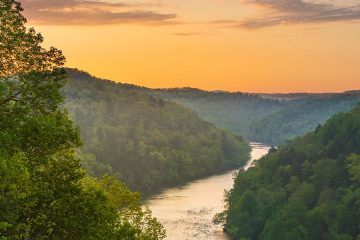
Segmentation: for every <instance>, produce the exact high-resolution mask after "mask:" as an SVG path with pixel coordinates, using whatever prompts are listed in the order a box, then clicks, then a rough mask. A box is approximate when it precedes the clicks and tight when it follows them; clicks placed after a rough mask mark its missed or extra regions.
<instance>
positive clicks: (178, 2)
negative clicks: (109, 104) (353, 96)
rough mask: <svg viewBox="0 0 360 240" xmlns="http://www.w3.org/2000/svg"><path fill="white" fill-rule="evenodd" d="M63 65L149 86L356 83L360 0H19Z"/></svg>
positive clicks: (332, 87) (271, 87)
mask: <svg viewBox="0 0 360 240" xmlns="http://www.w3.org/2000/svg"><path fill="white" fill-rule="evenodd" d="M22 3H23V6H24V8H25V11H24V14H25V16H26V17H27V18H28V21H29V26H34V27H35V28H36V30H37V31H38V32H41V33H42V35H43V36H44V38H45V45H46V46H55V47H56V48H59V49H61V50H62V51H63V52H64V55H65V56H66V58H67V64H66V66H67V67H72V68H78V69H81V70H84V71H87V72H89V73H90V74H93V75H95V76H97V77H101V78H106V79H110V80H114V81H117V82H123V83H130V84H136V85H141V86H146V87H151V88H170V87H194V88H200V89H205V90H227V91H241V92H268V93H270V92H278V93H281V92H282V93H285V92H342V91H347V90H355V89H360V1H358V0H357V1H353V0H342V1H315V0H313V1H310V0H308V1H304V0H282V1H278V0H228V1H221V0H198V1H190V0H164V1H152V0H143V2H137V1H130V0H118V1H115V0H111V1H110V0H107V1H105V0H104V1H102V2H100V1H96V0H92V1H85V0H58V1H54V0H51V1H49V0H23V1H22Z"/></svg>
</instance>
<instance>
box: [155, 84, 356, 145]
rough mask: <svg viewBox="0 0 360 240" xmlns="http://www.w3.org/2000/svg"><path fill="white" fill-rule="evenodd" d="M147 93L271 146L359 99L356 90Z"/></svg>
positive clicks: (308, 128) (307, 129) (194, 90)
mask: <svg viewBox="0 0 360 240" xmlns="http://www.w3.org/2000/svg"><path fill="white" fill-rule="evenodd" d="M148 91H149V90H148ZM149 92H150V93H152V94H154V95H156V96H161V97H163V98H165V99H168V100H171V101H174V102H178V103H181V104H183V105H184V106H186V107H187V108H189V109H192V110H194V111H195V112H196V113H197V114H198V115H199V117H201V118H202V119H204V120H206V121H209V122H211V123H214V124H215V125H216V126H219V127H221V128H224V129H227V130H230V131H233V132H235V133H236V134H239V135H241V136H243V137H245V138H247V139H249V140H251V141H258V142H264V143H268V144H273V145H278V144H281V143H284V142H286V140H289V139H292V138H294V137H296V136H301V135H303V134H304V133H307V132H310V131H312V130H315V128H316V127H317V126H318V125H319V124H323V123H325V122H326V120H328V119H329V118H330V117H331V116H333V115H334V114H336V113H339V112H344V111H349V110H351V108H353V107H354V106H355V105H356V103H357V102H358V101H359V100H360V94H359V92H356V91H354V92H345V93H341V94H246V93H231V92H208V91H202V90H198V89H191V88H179V89H156V90H150V91H149Z"/></svg>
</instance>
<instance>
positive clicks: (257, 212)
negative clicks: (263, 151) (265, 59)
mask: <svg viewBox="0 0 360 240" xmlns="http://www.w3.org/2000/svg"><path fill="white" fill-rule="evenodd" d="M271 152H272V153H270V154H268V155H267V156H265V157H263V158H262V159H261V160H260V161H258V163H257V165H256V167H253V168H250V169H249V170H248V171H247V172H243V173H240V174H238V176H237V177H236V180H235V185H234V189H233V190H231V191H230V193H229V194H228V195H227V203H228V206H229V209H228V212H227V218H226V220H227V222H226V224H225V228H226V230H227V232H228V233H230V235H231V236H233V237H234V238H235V239H267V240H287V239H302V240H303V239H328V240H340V239H341V240H355V239H360V105H358V106H357V107H355V108H354V109H353V110H352V111H351V112H349V113H341V114H338V115H336V116H334V117H333V118H331V119H330V120H329V121H328V122H327V123H326V124H325V125H324V126H322V127H319V128H317V130H316V131H315V132H312V133H309V134H307V135H305V136H304V137H300V138H297V139H295V140H293V141H291V142H289V143H287V144H285V145H282V146H280V148H279V149H278V150H275V149H272V150H271ZM219 217H221V215H220V216H219ZM217 220H221V219H217Z"/></svg>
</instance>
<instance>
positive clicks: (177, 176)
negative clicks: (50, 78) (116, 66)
mask: <svg viewBox="0 0 360 240" xmlns="http://www.w3.org/2000/svg"><path fill="white" fill-rule="evenodd" d="M68 74H69V75H70V80H69V83H68V85H67V87H66V88H65V90H64V94H65V95H66V104H65V107H66V109H68V111H69V114H70V117H71V118H72V119H73V120H74V122H75V124H76V125H78V126H80V129H81V135H82V139H83V143H84V146H83V148H82V151H81V152H79V154H80V157H81V158H82V159H84V160H83V165H84V166H85V168H86V169H87V170H88V172H89V173H90V174H92V175H97V176H102V175H104V174H107V173H108V174H111V175H114V176H116V177H117V178H118V179H120V180H122V181H123V182H124V183H125V184H127V185H128V186H129V187H130V188H131V189H133V190H137V191H141V192H148V191H152V190H154V189H160V188H164V187H167V186H171V185H175V184H181V183H184V182H186V181H189V180H192V179H196V178H199V177H203V176H207V175H210V174H214V173H218V172H221V171H225V170H228V169H232V168H237V167H240V166H242V165H243V164H245V163H246V161H247V160H248V159H249V150H250V149H249V145H248V143H247V142H246V141H245V140H244V139H243V138H241V137H239V136H236V135H234V134H232V133H229V132H226V131H222V130H219V129H217V128H216V127H215V126H214V125H213V124H210V123H207V122H205V121H203V120H201V119H200V118H198V117H197V115H196V114H195V113H193V112H191V111H190V110H187V109H185V108H184V107H183V106H181V105H179V104H177V103H173V102H169V101H165V100H163V99H162V98H159V97H155V96H153V95H150V94H148V93H146V92H145V91H143V90H141V88H139V87H134V86H132V85H125V84H117V83H114V82H111V81H106V80H101V79H96V78H94V77H92V76H90V75H89V74H87V73H84V72H80V71H77V70H68Z"/></svg>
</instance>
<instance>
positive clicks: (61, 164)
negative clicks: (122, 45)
mask: <svg viewBox="0 0 360 240" xmlns="http://www.w3.org/2000/svg"><path fill="white" fill-rule="evenodd" d="M21 12H22V8H21V4H20V3H19V2H18V1H15V0H1V1H0V117H1V118H0V213H1V214H0V239H162V238H163V237H164V235H165V233H164V230H163V228H162V226H161V225H160V224H159V223H157V222H156V220H155V219H153V218H152V217H151V214H150V213H149V212H148V211H146V212H143V211H142V210H141V208H140V207H139V201H138V198H136V197H134V194H133V193H131V192H130V191H129V190H127V189H126V188H125V187H124V186H123V185H121V184H119V183H116V181H115V180H114V182H113V183H112V186H117V187H116V188H115V187H112V188H111V189H114V188H115V189H117V190H116V191H109V189H108V188H106V186H109V184H107V185H106V184H103V182H104V181H105V180H103V181H102V182H101V183H98V181H97V180H91V179H88V178H87V177H86V176H85V174H84V171H83V170H82V169H81V166H80V163H79V161H78V160H77V159H76V158H75V157H74V150H73V149H74V148H76V147H78V146H79V145H80V137H79V131H78V129H75V128H74V127H73V124H72V122H71V121H70V120H69V118H68V116H67V113H66V112H65V111H64V110H62V109H61V108H60V104H61V103H62V101H63V97H62V95H61V93H60V89H61V88H62V87H63V85H64V84H65V81H66V73H65V71H64V70H63V69H62V66H63V64H64V62H65V58H64V56H63V55H62V53H61V51H59V50H57V49H55V48H50V50H46V49H45V48H43V47H42V46H41V45H42V42H43V38H42V36H41V35H40V34H38V33H36V32H35V30H34V29H32V28H31V29H27V28H26V27H25V23H26V19H25V18H24V17H23V16H22V14H21ZM108 181H109V180H108ZM105 185H106V186H105ZM119 192H120V193H121V194H119ZM125 210H126V211H125ZM125 213H126V214H125ZM134 219H136V220H137V221H135V220H134Z"/></svg>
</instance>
